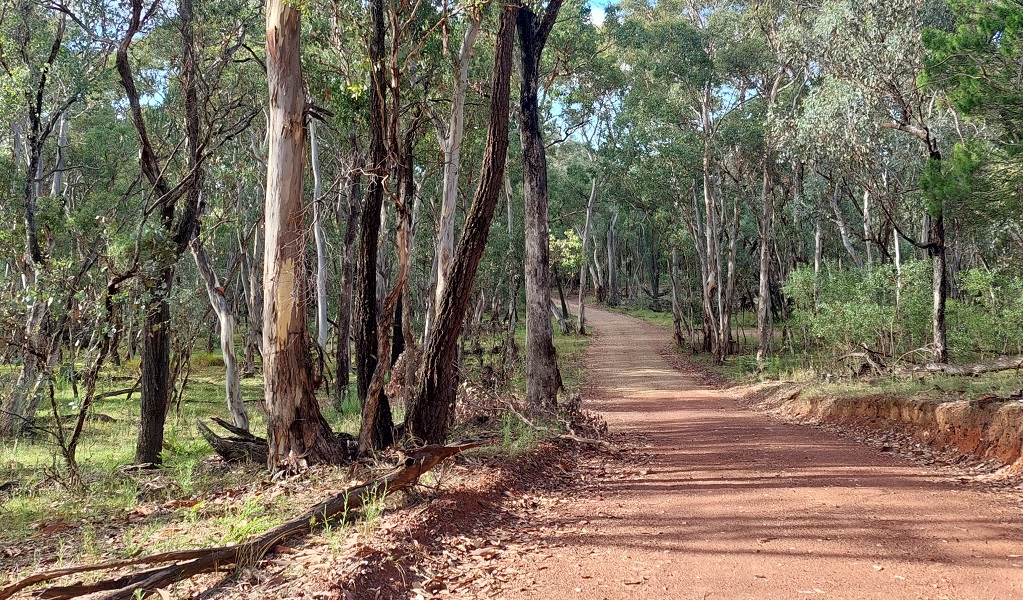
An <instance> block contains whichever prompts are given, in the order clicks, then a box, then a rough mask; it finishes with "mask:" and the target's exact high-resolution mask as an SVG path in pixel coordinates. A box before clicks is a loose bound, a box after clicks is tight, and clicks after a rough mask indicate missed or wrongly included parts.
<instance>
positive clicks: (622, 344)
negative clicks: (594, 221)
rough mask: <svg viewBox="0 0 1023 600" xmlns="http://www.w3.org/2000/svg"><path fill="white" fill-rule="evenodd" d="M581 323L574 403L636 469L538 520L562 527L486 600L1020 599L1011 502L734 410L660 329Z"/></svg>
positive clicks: (616, 318)
mask: <svg viewBox="0 0 1023 600" xmlns="http://www.w3.org/2000/svg"><path fill="white" fill-rule="evenodd" d="M587 314H588V316H589V320H590V324H591V325H592V326H593V327H595V328H596V330H597V335H596V338H595V340H594V342H593V344H592V346H591V348H590V351H589V353H588V356H587V379H586V394H585V398H586V400H587V408H588V409H590V410H595V411H598V412H600V413H601V414H603V415H604V417H605V418H606V419H607V420H608V423H609V424H610V425H611V427H612V429H613V430H616V431H618V432H622V433H624V434H625V435H626V436H627V437H628V438H629V439H630V440H631V441H632V442H634V443H637V444H639V446H640V447H641V448H642V449H643V451H644V452H646V453H649V459H648V460H647V461H646V464H645V465H644V467H643V470H640V471H637V472H636V473H635V475H636V476H635V477H630V478H624V479H622V478H619V479H614V480H603V481H600V482H599V483H598V484H597V485H596V486H592V485H591V486H588V487H587V489H586V491H581V492H580V494H579V496H578V500H579V501H578V502H569V503H564V504H559V505H558V507H557V508H555V509H553V510H556V511H558V514H557V515H554V516H555V517H556V518H558V519H561V520H564V521H566V522H570V523H571V522H574V523H576V525H575V527H574V529H573V532H571V533H568V534H567V535H561V536H559V537H558V541H557V544H556V545H554V546H552V547H551V548H550V549H549V550H548V551H546V552H544V553H542V554H541V555H538V556H536V558H535V560H533V561H532V562H531V563H529V568H527V569H525V570H524V571H522V572H520V573H519V574H518V575H516V576H515V578H514V579H513V580H512V581H509V582H508V584H507V586H505V587H504V590H503V591H502V593H501V594H500V597H502V598H530V599H535V598H540V599H542V598H552V599H553V598H557V599H559V600H563V599H564V598H571V597H582V598H607V599H612V598H630V599H635V598H697V599H713V598H728V599H732V598H757V599H759V598H806V597H831V598H865V599H866V598H869V599H882V598H883V599H889V598H890V599H902V598H907V599H909V598H913V599H942V598H948V599H967V598H996V599H1013V598H1023V556H1021V555H1023V519H1021V514H1023V513H1021V509H1020V506H1019V505H1017V504H1016V503H1015V502H1014V499H1013V498H1012V497H1011V496H1007V495H1003V494H994V493H990V492H985V491H984V490H982V489H978V488H976V487H974V486H964V485H962V484H960V483H957V482H955V481H952V480H951V479H950V478H948V477H947V476H945V475H942V474H941V473H940V472H938V471H936V470H933V469H929V468H927V467H923V466H920V465H916V464H913V463H910V462H906V461H903V460H900V459H897V458H894V457H891V456H887V455H885V454H882V453H880V452H878V451H877V450H874V449H871V448H869V447H867V446H864V445H861V444H857V443H854V442H852V441H850V440H847V439H844V438H841V437H838V436H836V435H834V434H831V433H828V432H827V431H822V430H820V429H815V428H810V427H801V426H798V425H793V424H788V423H784V422H781V421H778V420H774V419H772V418H770V417H768V416H765V415H761V414H758V413H755V412H750V411H747V410H742V409H741V408H740V407H739V406H738V402H737V400H736V398H734V397H733V396H732V395H730V394H729V392H727V391H719V390H715V389H712V388H709V387H706V386H704V385H701V384H700V383H699V382H698V381H696V379H695V378H693V377H692V376H689V375H687V374H685V373H682V372H680V371H677V370H675V369H673V368H672V367H671V366H670V365H669V364H668V363H667V362H666V361H665V359H664V358H663V357H662V356H661V355H660V353H659V350H660V349H661V348H663V347H664V346H665V345H667V344H669V343H670V338H669V334H668V333H667V332H665V331H664V330H662V329H660V328H658V327H655V326H652V325H648V324H646V323H643V322H642V321H639V320H637V319H634V318H632V317H628V316H625V315H620V314H616V313H610V312H606V311H601V310H597V309H592V308H591V309H589V310H588V311H587ZM647 469H649V470H647ZM595 498H596V499H599V501H598V502H595ZM551 516H552V515H545V518H550V517H551Z"/></svg>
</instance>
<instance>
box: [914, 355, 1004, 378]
mask: <svg viewBox="0 0 1023 600" xmlns="http://www.w3.org/2000/svg"><path fill="white" fill-rule="evenodd" d="M1021 369H1023V356H1002V357H999V358H996V359H995V360H992V361H988V362H983V363H974V364H972V365H949V364H945V363H928V364H925V365H914V366H908V367H901V368H899V369H898V370H896V372H895V373H896V375H902V376H916V375H954V376H966V377H978V376H980V375H983V374H985V373H998V372H1000V371H1013V370H1017V371H1018V370H1021Z"/></svg>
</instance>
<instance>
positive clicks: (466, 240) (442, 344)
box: [405, 7, 550, 444]
mask: <svg viewBox="0 0 1023 600" xmlns="http://www.w3.org/2000/svg"><path fill="white" fill-rule="evenodd" d="M514 22H515V8H514V7H511V8H507V9H505V10H503V11H502V12H501V18H500V25H499V26H498V31H497V42H496V47H495V50H494V72H493V78H492V82H491V86H492V88H491V94H490V120H489V124H488V126H487V145H486V151H485V154H484V156H483V166H482V170H481V177H480V183H479V186H478V187H477V188H476V195H475V197H474V198H473V202H472V206H471V207H470V208H469V214H468V215H467V216H466V220H465V228H464V229H463V230H462V238H461V239H460V240H459V242H458V248H457V249H456V251H455V259H454V262H453V263H452V265H451V279H450V284H449V285H448V286H447V287H446V288H445V291H444V295H443V296H442V297H441V301H440V304H439V305H438V311H437V315H438V320H437V322H436V326H435V327H434V328H433V329H432V330H431V331H430V337H429V338H428V339H427V341H426V345H425V347H424V349H423V362H422V364H421V366H420V371H419V376H418V377H417V384H416V387H415V388H414V389H413V390H412V393H411V394H410V397H409V406H408V415H407V416H406V417H405V425H406V435H407V436H408V437H409V438H410V439H411V440H413V441H416V442H420V443H427V444H431V443H437V442H438V441H440V440H443V439H444V437H445V435H446V433H447V426H448V421H449V419H450V416H451V414H452V411H453V409H454V404H455V389H456V387H457V384H458V373H457V369H456V368H455V358H456V354H457V349H458V334H459V332H460V331H461V330H462V322H463V321H464V319H465V314H466V312H467V311H468V307H469V297H470V295H471V294H472V284H473V280H474V279H475V277H476V270H477V268H478V267H479V263H480V260H481V259H482V258H483V251H484V250H485V249H486V244H487V237H488V236H489V234H490V222H491V221H492V220H493V217H494V210H495V208H496V206H497V199H498V197H499V195H500V192H501V184H502V180H503V178H504V169H505V162H506V157H507V152H508V103H509V92H510V85H511V83H510V81H511V69H512V54H513V52H514V37H513V35H514ZM548 302H550V298H549V297H548ZM544 310H546V306H545V307H544ZM545 314H546V313H545ZM547 323H548V324H550V319H549V318H548V319H547Z"/></svg>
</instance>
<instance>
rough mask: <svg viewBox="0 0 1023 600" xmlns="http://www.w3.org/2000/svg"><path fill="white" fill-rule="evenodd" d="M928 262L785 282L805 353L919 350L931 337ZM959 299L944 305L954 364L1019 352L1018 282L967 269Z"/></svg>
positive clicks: (1021, 305) (802, 275) (1022, 345)
mask: <svg viewBox="0 0 1023 600" xmlns="http://www.w3.org/2000/svg"><path fill="white" fill-rule="evenodd" d="M930 278H931V265H930V263H929V262H927V261H911V262H907V263H905V264H903V265H902V270H901V273H897V272H896V271H895V269H894V267H892V266H890V265H884V266H879V267H876V268H874V269H870V270H860V269H848V270H842V269H834V268H830V267H829V268H825V269H823V270H822V271H821V273H820V275H818V276H815V275H814V273H813V270H812V269H810V268H808V267H803V268H800V269H797V270H795V271H793V272H792V274H791V275H790V277H789V279H788V280H787V281H786V283H785V286H784V290H785V294H786V296H787V297H788V298H789V299H790V300H791V301H792V302H793V305H794V310H793V312H792V321H791V324H792V325H793V326H795V327H796V328H797V329H798V330H800V331H802V332H803V333H804V335H805V342H804V343H805V348H804V349H805V350H808V351H812V352H821V353H823V354H824V355H825V356H831V357H836V356H840V355H843V354H845V353H847V352H851V351H862V350H863V348H864V347H866V348H869V349H870V350H872V351H875V352H879V353H881V354H882V355H884V356H887V357H889V358H890V359H899V358H904V357H906V356H907V355H911V354H913V353H914V352H916V351H917V350H920V349H922V348H924V347H925V346H926V345H927V344H928V342H929V341H930V336H931V297H930V295H931V294H930ZM959 281H960V285H961V289H962V291H963V292H964V295H963V297H962V298H958V299H951V300H949V303H948V308H947V310H948V316H947V318H948V323H949V329H948V338H949V345H950V348H951V350H952V353H953V356H954V357H956V358H957V359H959V360H965V359H971V358H976V357H981V356H990V355H998V354H1003V353H1006V352H1021V351H1023V326H1021V325H1023V321H1021V319H1020V316H1021V314H1023V300H1021V297H1023V296H1021V293H1023V279H1021V278H1020V277H1019V276H1018V275H1013V276H1009V275H1000V274H997V273H992V272H989V271H984V270H977V269H971V270H968V271H964V272H962V273H960V274H959Z"/></svg>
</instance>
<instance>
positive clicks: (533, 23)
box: [517, 0, 562, 408]
mask: <svg viewBox="0 0 1023 600" xmlns="http://www.w3.org/2000/svg"><path fill="white" fill-rule="evenodd" d="M561 4H562V0H550V1H549V2H548V3H547V8H546V10H544V14H543V17H542V18H540V17H538V16H537V15H536V13H534V12H533V10H532V8H529V7H528V6H524V5H523V4H521V3H520V4H519V11H518V17H517V19H518V22H517V29H518V37H519V51H520V55H519V56H520V59H521V60H520V65H519V68H520V73H521V76H522V78H521V85H520V90H519V136H520V137H521V138H522V161H523V179H524V186H523V189H524V192H525V212H526V277H525V278H526V403H527V404H528V405H529V406H531V407H533V408H550V407H553V406H554V405H555V404H556V403H557V396H558V390H559V389H560V388H561V387H562V384H561V373H560V372H559V371H558V357H557V352H556V351H555V349H554V331H553V328H552V327H551V317H550V314H549V313H548V310H549V309H548V306H549V305H550V294H551V273H550V232H549V229H548V223H547V209H548V201H549V199H548V195H547V152H546V150H545V149H544V142H543V130H542V129H541V128H540V107H539V91H540V57H541V55H542V54H543V49H544V45H545V44H546V43H547V37H548V36H549V35H550V32H551V29H552V28H553V27H554V22H555V20H556V19H557V16H558V11H559V10H560V9H561Z"/></svg>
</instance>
